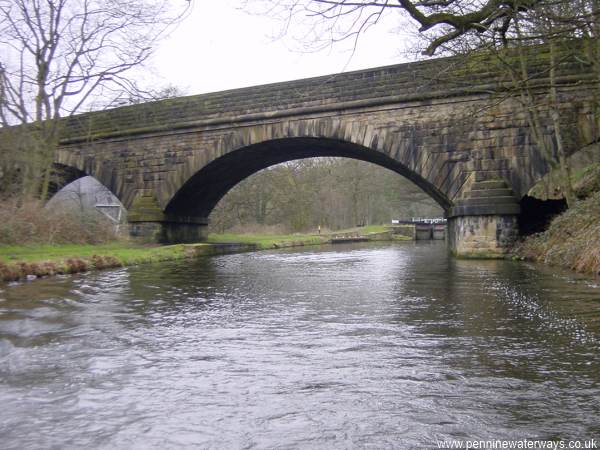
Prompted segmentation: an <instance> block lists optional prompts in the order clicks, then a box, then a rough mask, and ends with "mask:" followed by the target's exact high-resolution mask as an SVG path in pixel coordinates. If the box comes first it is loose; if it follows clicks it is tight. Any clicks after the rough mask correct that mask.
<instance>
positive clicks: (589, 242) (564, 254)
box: [514, 164, 600, 275]
mask: <svg viewBox="0 0 600 450" xmlns="http://www.w3.org/2000/svg"><path fill="white" fill-rule="evenodd" d="M573 186H574V193H575V195H576V196H577V197H578V198H579V201H577V202H575V204H574V205H572V206H571V207H570V208H569V209H568V210H566V211H565V212H564V213H562V214H560V215H559V216H557V217H556V218H554V220H552V222H551V223H550V226H549V227H548V229H547V230H546V231H544V232H542V233H538V234H535V235H532V236H529V237H527V238H525V239H524V240H523V241H522V242H520V243H519V244H518V245H517V246H516V247H515V252H514V253H515V255H516V257H517V258H521V259H526V260H530V261H538V262H543V263H545V264H550V265H553V266H559V267H564V268H568V269H572V270H575V271H577V272H582V273H593V274H597V275H600V164H594V165H591V166H588V167H587V168H586V169H584V170H582V171H581V172H580V173H578V174H577V178H576V179H575V180H574V182H573Z"/></svg>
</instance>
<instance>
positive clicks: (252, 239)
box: [208, 233, 328, 250]
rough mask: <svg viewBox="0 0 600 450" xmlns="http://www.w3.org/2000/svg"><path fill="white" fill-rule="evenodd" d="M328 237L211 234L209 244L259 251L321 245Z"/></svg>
mask: <svg viewBox="0 0 600 450" xmlns="http://www.w3.org/2000/svg"><path fill="white" fill-rule="evenodd" d="M327 240H328V239H327V237H325V236H319V235H314V234H234V233H225V234H210V235H209V236H208V243H212V244H215V243H240V244H250V245H255V246H256V248H257V250H266V249H270V248H283V247H295V246H303V245H319V244H324V243H326V242H327Z"/></svg>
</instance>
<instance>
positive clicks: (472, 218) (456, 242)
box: [448, 180, 520, 258]
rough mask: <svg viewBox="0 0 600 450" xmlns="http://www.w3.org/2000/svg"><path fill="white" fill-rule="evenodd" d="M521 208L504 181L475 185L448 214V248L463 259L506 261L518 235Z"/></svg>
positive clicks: (490, 181) (488, 181)
mask: <svg viewBox="0 0 600 450" xmlns="http://www.w3.org/2000/svg"><path fill="white" fill-rule="evenodd" d="M519 213H520V206H519V204H518V203H517V200H516V199H515V197H514V196H513V193H512V191H511V189H509V188H508V187H507V185H506V183H505V182H504V180H487V181H480V182H475V183H473V185H472V187H471V189H470V191H469V192H468V193H467V194H466V196H465V198H463V199H461V200H459V201H458V202H456V205H455V206H454V207H452V208H451V209H450V211H449V212H448V246H449V249H450V252H451V253H452V254H453V255H454V256H457V257H462V258H503V257H504V256H505V255H506V253H507V252H508V251H509V249H510V247H511V246H512V244H513V243H514V241H515V239H516V238H517V236H518V234H519V226H518V221H517V218H518V215H519Z"/></svg>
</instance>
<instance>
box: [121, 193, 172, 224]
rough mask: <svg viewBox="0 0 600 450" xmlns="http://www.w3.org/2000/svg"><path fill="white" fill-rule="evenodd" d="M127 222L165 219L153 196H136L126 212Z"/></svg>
mask: <svg viewBox="0 0 600 450" xmlns="http://www.w3.org/2000/svg"><path fill="white" fill-rule="evenodd" d="M127 220H128V221H129V222H161V221H163V220H165V215H164V213H163V211H162V208H161V207H160V205H159V204H158V200H157V199H156V197H155V196H153V195H152V196H141V195H140V196H137V197H136V198H135V199H134V200H133V203H132V204H131V207H130V208H129V211H128V213H127Z"/></svg>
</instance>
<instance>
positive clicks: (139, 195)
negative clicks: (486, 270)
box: [55, 58, 597, 257]
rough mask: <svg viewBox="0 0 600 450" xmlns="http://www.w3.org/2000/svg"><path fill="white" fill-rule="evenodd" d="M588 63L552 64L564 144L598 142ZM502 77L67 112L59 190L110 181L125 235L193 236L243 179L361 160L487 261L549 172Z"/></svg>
mask: <svg viewBox="0 0 600 450" xmlns="http://www.w3.org/2000/svg"><path fill="white" fill-rule="evenodd" d="M208 70H209V69H208ZM588 70H589V69H585V68H582V67H580V66H579V65H578V63H577V62H574V63H573V62H572V63H569V64H566V63H565V64H563V65H562V66H561V68H560V71H559V75H560V76H559V79H558V89H559V100H560V104H559V110H560V113H561V115H560V117H561V123H562V125H563V126H562V129H563V134H564V136H565V141H566V142H567V143H568V148H569V149H570V151H575V150H576V149H578V148H580V147H582V146H584V145H586V144H588V143H591V142H593V141H594V140H596V139H597V138H596V136H597V117H595V116H594V113H593V105H592V102H591V99H590V97H591V96H590V95H589V92H590V89H591V86H592V83H591V81H590V80H589V78H588V77H586V76H585V72H586V71H588ZM545 76H546V75H545V72H544V71H543V70H542V69H540V70H539V73H537V72H535V68H532V76H531V80H530V84H531V86H533V89H534V90H535V91H536V92H538V94H539V99H540V104H541V105H542V106H541V107H540V108H538V110H539V111H540V118H541V119H540V120H541V124H542V127H541V133H542V134H543V138H544V139H546V141H547V142H548V143H549V144H550V145H551V146H554V141H553V139H554V138H553V136H554V135H553V127H552V126H551V120H550V118H549V114H548V108H547V106H546V107H544V106H543V105H544V104H545V103H544V98H546V96H547V92H548V89H547V88H546V87H545V86H547V85H548V80H547V79H545V78H544V77H545ZM509 79H510V77H509V76H508V72H505V71H503V70H502V69H498V68H497V67H494V66H493V65H492V64H491V63H490V64H488V63H487V62H486V61H485V59H481V60H478V61H477V62H473V61H472V60H464V59H459V58H441V59H437V60H429V61H424V62H416V63H409V64H401V65H394V66H388V67H381V68H375V69H369V70H362V71H357V72H350V73H345V74H339V75H331V76H324V77H318V78H311V79H305V80H298V81H291V82H284V83H276V84H270V85H264V86H256V87H250V88H243V89H236V90H230V91H225V92H217V93H211V94H204V95H196V96H190V97H181V98H175V99H168V100H163V101H158V102H152V103H144V104H140V105H133V106H127V107H121V108H116V109H112V110H108V111H103V112H94V113H88V114H82V115H78V116H74V117H71V118H69V119H68V120H65V123H64V128H63V139H62V141H61V145H60V148H59V150H58V152H57V155H56V160H55V162H56V165H57V167H58V168H60V169H61V170H62V171H63V173H64V174H66V175H65V176H64V177H63V178H64V182H65V184H66V183H67V182H70V181H72V180H73V179H75V178H77V177H80V176H83V175H85V174H89V175H92V176H94V177H96V178H97V179H98V180H99V181H100V182H101V183H103V184H104V185H105V186H107V187H108V188H109V189H110V190H111V191H112V192H113V193H114V194H115V195H116V196H117V197H118V198H119V199H120V200H121V202H122V203H123V204H124V205H125V207H126V208H127V209H128V218H129V222H130V231H131V234H132V235H133V236H137V237H140V238H145V239H147V240H154V241H159V242H192V241H198V240H202V239H203V238H204V237H205V236H206V229H207V227H206V226H207V223H208V216H209V214H210V212H211V211H212V209H213V208H214V207H215V205H216V204H217V202H218V201H219V200H220V199H221V198H222V197H223V196H224V195H225V194H226V193H227V191H229V190H230V189H231V188H232V187H233V186H235V185H236V184H237V183H239V182H240V181H241V180H243V179H244V178H246V177H248V176H249V175H252V174H253V173H255V172H257V171H259V170H261V169H264V168H266V167H268V166H271V165H273V164H278V163H282V162H285V161H289V160H293V159H298V158H307V157H318V156H340V157H348V158H355V159H359V160H364V161H368V162H371V163H374V164H378V165H380V166H383V167H386V168H388V169H391V170H393V171H395V172H397V173H399V174H400V175H402V176H405V177H407V178H409V179H410V180H412V181H413V182H414V183H415V184H417V185H418V186H419V187H421V188H422V189H423V190H424V191H425V192H427V193H428V194H429V195H431V197H433V198H434V199H435V200H436V201H437V202H438V203H439V204H440V205H441V206H442V207H443V208H444V210H445V211H446V216H447V217H448V219H449V233H448V235H449V245H450V248H451V250H452V251H453V252H454V253H455V254H459V255H465V256H469V255H470V256H484V257H485V256H494V255H498V254H501V253H503V252H504V250H505V248H506V246H507V244H508V243H509V242H510V241H511V240H512V239H513V238H514V236H515V235H516V233H517V231H518V230H517V216H518V215H519V213H520V204H519V203H520V200H521V198H522V197H523V196H524V195H525V194H526V193H527V191H528V190H529V188H530V187H531V186H532V185H533V184H534V183H535V182H536V181H537V180H539V179H540V178H541V176H543V175H544V174H545V173H546V172H547V171H548V170H549V164H548V162H547V161H546V159H545V158H544V156H543V152H542V151H541V150H540V149H539V148H538V146H537V145H535V142H534V139H533V138H532V130H531V129H530V126H529V121H528V119H527V115H526V113H525V109H524V107H523V105H522V104H521V103H519V100H518V98H519V97H518V96H517V95H512V94H511V93H510V89H509V87H510V85H511V84H510V83H509V82H508V80H509Z"/></svg>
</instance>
